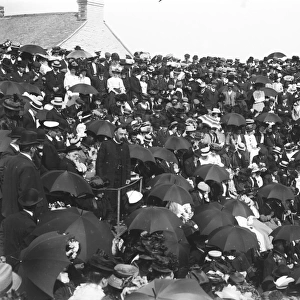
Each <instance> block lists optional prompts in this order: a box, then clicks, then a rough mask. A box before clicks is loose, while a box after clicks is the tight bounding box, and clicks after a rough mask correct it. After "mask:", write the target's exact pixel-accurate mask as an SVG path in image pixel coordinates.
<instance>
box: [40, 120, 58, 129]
mask: <svg viewBox="0 0 300 300" xmlns="http://www.w3.org/2000/svg"><path fill="white" fill-rule="evenodd" d="M58 125H59V123H58V122H56V121H44V122H43V126H44V127H47V128H55V127H58Z"/></svg>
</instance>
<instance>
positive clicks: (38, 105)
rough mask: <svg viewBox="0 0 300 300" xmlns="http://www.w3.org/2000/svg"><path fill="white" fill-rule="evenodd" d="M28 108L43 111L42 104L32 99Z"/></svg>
mask: <svg viewBox="0 0 300 300" xmlns="http://www.w3.org/2000/svg"><path fill="white" fill-rule="evenodd" d="M30 106H31V107H32V108H33V109H35V110H42V109H43V104H42V102H41V101H39V100H36V99H32V100H31V101H30Z"/></svg>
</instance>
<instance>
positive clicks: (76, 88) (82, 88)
mask: <svg viewBox="0 0 300 300" xmlns="http://www.w3.org/2000/svg"><path fill="white" fill-rule="evenodd" d="M69 90H70V91H71V92H73V93H80V94H83V95H89V94H93V95H96V94H98V91H97V90H96V89H95V88H94V87H93V86H91V85H89V84H85V83H78V84H75V85H73V86H71V87H70V89H69Z"/></svg>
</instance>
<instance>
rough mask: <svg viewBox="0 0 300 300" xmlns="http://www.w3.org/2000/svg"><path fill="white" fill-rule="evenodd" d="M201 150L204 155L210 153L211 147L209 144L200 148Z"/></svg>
mask: <svg viewBox="0 0 300 300" xmlns="http://www.w3.org/2000/svg"><path fill="white" fill-rule="evenodd" d="M200 152H201V155H202V156H207V155H208V153H209V152H210V147H209V146H207V147H204V148H201V149H200Z"/></svg>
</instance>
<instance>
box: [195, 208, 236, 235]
mask: <svg viewBox="0 0 300 300" xmlns="http://www.w3.org/2000/svg"><path fill="white" fill-rule="evenodd" d="M193 221H194V222H195V223H196V224H197V225H198V227H199V231H200V234H202V235H209V234H210V233H211V232H212V231H214V230H215V229H217V228H220V227H222V226H226V225H238V223H237V221H236V219H235V217H234V216H233V215H232V214H230V213H229V212H227V211H224V210H220V209H218V208H211V209H206V210H203V211H200V212H199V213H197V214H195V215H194V216H193Z"/></svg>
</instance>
